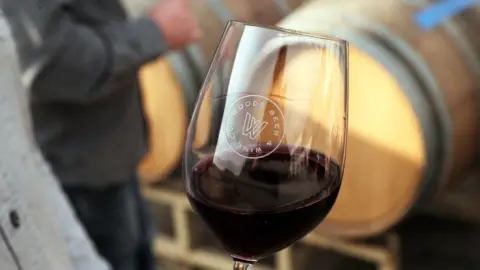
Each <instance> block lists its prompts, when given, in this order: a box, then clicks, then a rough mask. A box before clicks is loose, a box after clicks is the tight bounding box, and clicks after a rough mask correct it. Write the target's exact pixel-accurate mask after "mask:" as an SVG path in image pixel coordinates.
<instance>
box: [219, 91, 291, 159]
mask: <svg viewBox="0 0 480 270" xmlns="http://www.w3.org/2000/svg"><path fill="white" fill-rule="evenodd" d="M283 121H284V120H283V113H282V110H281V109H280V107H279V106H278V105H277V104H276V103H275V102H274V101H272V100H271V99H268V98H266V97H263V96H259V95H248V96H243V97H241V98H239V99H238V100H237V101H235V102H234V103H233V104H232V105H231V106H230V107H229V109H228V110H227V111H226V115H225V135H226V138H227V142H228V145H229V146H230V147H231V148H232V150H233V151H235V153H237V154H238V155H240V156H242V157H244V158H249V159H258V158H263V157H266V156H268V155H269V154H271V153H272V152H274V151H275V150H276V149H277V148H278V147H279V146H280V144H281V143H282V141H283V137H284V136H285V133H284V129H283Z"/></svg>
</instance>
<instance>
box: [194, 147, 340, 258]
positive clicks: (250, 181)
mask: <svg viewBox="0 0 480 270" xmlns="http://www.w3.org/2000/svg"><path fill="white" fill-rule="evenodd" d="M260 147H261V148H262V149H263V151H261V152H263V153H265V152H270V151H272V150H273V149H272V148H271V146H266V145H264V146H260ZM245 156H249V157H250V158H244V157H242V156H241V155H239V154H237V153H235V152H233V151H232V152H223V153H220V154H218V153H217V154H215V156H214V157H210V158H206V159H204V160H201V161H200V162H198V163H197V164H196V165H195V166H194V167H193V171H192V174H191V175H190V176H189V177H190V181H189V182H188V183H189V186H188V193H189V194H188V198H189V200H190V203H191V204H192V206H193V208H194V209H195V211H196V212H197V213H198V214H199V215H200V216H201V217H202V219H203V220H204V221H205V222H206V223H207V225H208V226H209V227H210V229H211V230H212V231H213V233H214V234H215V235H216V236H217V237H218V238H219V240H220V242H221V243H222V244H223V245H224V247H225V248H226V249H227V250H228V251H229V252H231V253H232V254H233V256H235V257H238V258H240V259H244V260H256V259H260V258H263V257H265V256H269V255H271V254H273V253H275V252H277V251H279V250H281V249H283V248H285V247H287V246H289V245H290V244H292V243H293V242H294V241H296V240H298V239H300V238H302V237H303V236H305V235H306V234H307V233H309V232H310V231H311V230H313V229H314V228H315V227H316V226H317V225H318V224H319V223H320V222H321V221H322V220H323V219H324V218H325V216H326V215H327V214H328V212H329V211H330V209H331V208H332V206H333V204H334V202H335V200H336V198H337V195H338V192H339V188H340V182H341V170H340V166H338V164H337V163H335V162H334V161H332V160H330V159H329V158H328V157H326V156H325V155H323V154H321V153H317V152H314V151H312V150H309V149H306V148H298V147H294V146H287V145H281V146H280V147H278V148H277V149H275V151H273V152H272V153H271V154H270V155H268V156H266V157H263V158H261V159H255V153H245Z"/></svg>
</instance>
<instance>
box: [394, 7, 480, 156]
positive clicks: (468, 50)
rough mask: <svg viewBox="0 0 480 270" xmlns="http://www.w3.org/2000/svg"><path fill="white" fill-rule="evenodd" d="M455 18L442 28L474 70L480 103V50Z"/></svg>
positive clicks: (442, 25) (479, 112)
mask: <svg viewBox="0 0 480 270" xmlns="http://www.w3.org/2000/svg"><path fill="white" fill-rule="evenodd" d="M401 1H402V2H403V3H405V4H406V5H409V6H411V7H414V8H423V7H425V6H427V5H428V4H430V2H429V1H426V0H401ZM454 20H455V18H450V19H449V20H447V21H445V22H444V23H442V24H441V26H440V27H441V28H442V29H443V30H445V32H446V33H447V34H448V35H449V36H450V37H451V38H452V41H453V42H454V43H455V45H456V46H457V48H458V50H459V51H460V53H461V54H462V55H463V60H464V61H465V63H466V64H467V66H468V67H469V69H470V70H471V71H472V73H473V74H474V76H475V81H476V82H477V87H476V91H475V92H476V96H477V100H478V104H480V60H479V59H480V51H478V52H477V51H476V50H475V49H474V48H473V47H472V45H471V44H470V43H469V39H468V38H467V37H466V35H465V33H464V32H463V31H461V30H460V27H459V26H458V25H457V24H456V23H455V21H454ZM477 115H478V116H477V118H478V119H477V121H478V123H480V106H477ZM477 156H480V144H478V145H477Z"/></svg>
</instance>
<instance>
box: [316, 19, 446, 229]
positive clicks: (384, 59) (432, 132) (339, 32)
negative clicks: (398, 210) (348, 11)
mask: <svg viewBox="0 0 480 270" xmlns="http://www.w3.org/2000/svg"><path fill="white" fill-rule="evenodd" d="M321 31H322V32H323V33H326V34H329V35H332V36H335V37H337V38H341V39H345V40H348V41H349V43H350V44H352V45H355V46H357V47H358V48H361V49H362V50H363V51H364V52H366V53H367V54H368V55H370V56H372V57H374V58H375V60H377V61H378V63H380V64H381V65H382V66H384V67H385V68H386V69H387V70H388V71H389V72H390V73H391V74H395V76H396V77H397V78H396V79H397V83H398V84H399V85H400V86H401V87H402V89H403V90H404V91H405V95H406V96H407V97H408V98H409V100H410V101H411V105H412V108H413V110H414V112H415V114H416V115H417V117H418V119H419V121H420V123H421V124H422V132H423V134H424V136H425V138H429V139H426V140H425V141H424V143H425V144H424V149H425V151H426V154H427V159H428V160H429V161H430V164H433V166H427V168H426V169H425V171H424V177H425V179H427V181H428V180H429V179H435V176H436V170H435V168H436V167H437V166H436V165H437V164H440V163H441V160H439V159H438V158H439V156H440V155H439V154H438V152H437V150H436V149H437V147H436V146H437V145H439V144H440V143H441V142H440V141H439V137H438V136H437V135H438V134H437V133H436V130H437V128H438V126H437V125H435V115H434V114H433V112H432V110H428V109H426V108H428V107H429V103H428V98H427V96H425V94H426V93H424V92H421V91H414V90H413V89H418V90H420V89H421V86H420V85H419V83H418V81H416V80H401V79H398V78H399V77H400V78H407V77H410V76H411V72H409V71H408V70H407V67H405V66H404V65H403V64H402V61H401V60H399V59H397V58H396V57H395V56H394V55H391V53H390V51H389V50H388V49H387V48H384V47H382V46H381V45H380V44H376V42H375V41H374V39H372V38H370V37H369V36H368V35H364V34H365V33H362V30H360V32H359V31H358V30H357V29H353V28H350V27H348V26H347V27H339V26H336V27H335V28H334V29H332V28H328V26H326V27H325V29H322V30H321ZM352 37H354V38H352ZM347 144H348V141H347ZM432 182H433V181H432ZM425 188H426V187H425V185H424V186H422V187H420V190H419V191H418V193H417V194H416V196H417V197H416V198H415V200H414V201H413V202H412V204H411V205H412V207H413V206H414V205H415V204H417V203H418V202H420V201H421V200H423V199H424V198H425V197H426V195H427V194H426V192H425ZM411 210H413V209H411ZM411 212H412V211H410V212H408V213H407V214H406V215H407V216H408V215H409V214H410V213H411ZM387 225H388V226H390V225H391V224H387Z"/></svg>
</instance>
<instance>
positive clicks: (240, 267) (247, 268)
mask: <svg viewBox="0 0 480 270" xmlns="http://www.w3.org/2000/svg"><path fill="white" fill-rule="evenodd" d="M233 270H253V263H248V262H244V261H238V260H235V259H234V260H233Z"/></svg>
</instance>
